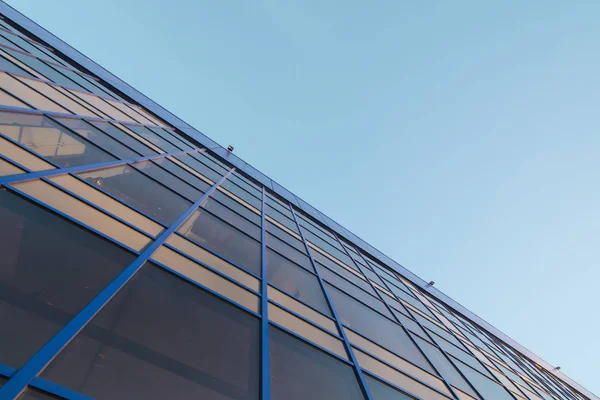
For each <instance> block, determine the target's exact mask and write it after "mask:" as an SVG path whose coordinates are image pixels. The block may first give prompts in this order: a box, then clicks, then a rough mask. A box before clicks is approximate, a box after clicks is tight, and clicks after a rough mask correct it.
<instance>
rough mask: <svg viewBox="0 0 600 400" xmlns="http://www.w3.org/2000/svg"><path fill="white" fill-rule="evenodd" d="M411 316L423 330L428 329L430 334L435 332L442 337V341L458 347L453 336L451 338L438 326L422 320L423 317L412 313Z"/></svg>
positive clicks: (457, 342) (424, 319)
mask: <svg viewBox="0 0 600 400" xmlns="http://www.w3.org/2000/svg"><path fill="white" fill-rule="evenodd" d="M413 314H414V315H415V319H416V320H417V321H418V322H419V323H420V324H421V326H423V327H424V328H427V329H429V330H430V331H432V332H435V333H436V334H438V335H439V336H441V337H443V338H444V339H446V340H447V341H449V342H450V343H452V344H455V345H457V346H460V342H459V341H458V339H456V338H455V337H454V336H452V335H451V334H450V333H449V332H446V331H445V330H443V329H442V328H441V327H439V326H438V325H436V324H434V323H433V322H431V321H429V320H428V319H427V318H424V317H422V316H420V315H419V314H417V313H413Z"/></svg>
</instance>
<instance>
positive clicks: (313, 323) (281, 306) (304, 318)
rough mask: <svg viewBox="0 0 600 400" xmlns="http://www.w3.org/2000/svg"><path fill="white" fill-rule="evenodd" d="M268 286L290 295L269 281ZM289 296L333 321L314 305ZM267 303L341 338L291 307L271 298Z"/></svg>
mask: <svg viewBox="0 0 600 400" xmlns="http://www.w3.org/2000/svg"><path fill="white" fill-rule="evenodd" d="M269 286H271V287H273V288H275V289H277V290H279V291H280V292H281V293H283V294H285V295H287V296H290V295H289V294H287V293H286V292H285V291H284V290H283V289H281V288H279V287H277V286H275V285H273V284H270V283H269ZM290 297H291V298H292V299H294V300H296V301H297V302H299V303H302V304H303V305H305V306H307V307H310V309H311V310H313V311H316V312H317V313H319V314H321V315H322V316H324V317H326V318H328V319H330V320H331V321H332V322H333V319H332V318H331V317H330V316H328V315H326V314H323V313H322V312H321V311H319V310H317V309H316V308H314V307H312V306H310V305H308V304H306V303H305V302H303V301H302V300H299V299H297V298H295V297H292V296H290ZM269 303H272V304H274V305H276V306H277V307H279V308H281V309H282V310H285V311H287V312H289V313H290V314H292V315H294V316H295V317H298V318H300V319H301V320H303V321H305V322H308V323H310V324H311V325H313V326H315V327H317V328H319V329H321V330H323V331H325V332H327V333H329V334H330V335H333V336H335V337H336V338H338V339H341V337H340V335H338V334H336V333H335V332H331V331H330V330H329V329H327V328H325V327H323V326H321V325H319V324H317V323H316V322H314V321H312V320H310V319H308V318H306V317H303V316H302V315H300V314H298V313H297V312H296V311H293V310H291V309H289V308H287V307H286V306H284V305H282V304H281V303H278V302H277V301H275V300H273V299H269Z"/></svg>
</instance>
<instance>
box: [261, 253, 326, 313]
mask: <svg viewBox="0 0 600 400" xmlns="http://www.w3.org/2000/svg"><path fill="white" fill-rule="evenodd" d="M267 280H268V282H269V283H270V284H272V285H275V286H276V287H277V288H279V289H280V290H283V291H284V292H286V293H287V294H289V295H290V296H292V297H295V298H296V299H298V300H300V301H302V302H304V303H306V304H308V305H311V306H313V307H314V308H316V309H317V310H319V311H321V312H322V313H323V314H326V315H331V314H330V313H329V307H327V302H326V301H325V296H324V295H323V291H322V290H321V286H320V285H319V280H318V279H317V277H316V276H315V275H313V274H311V273H310V272H308V271H306V270H305V269H302V268H300V267H299V266H297V265H296V264H294V263H293V262H291V261H289V260H288V259H287V258H285V257H283V256H281V255H279V254H278V253H276V252H274V251H273V250H271V249H267Z"/></svg>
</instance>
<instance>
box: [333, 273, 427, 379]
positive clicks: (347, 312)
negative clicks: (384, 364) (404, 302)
mask: <svg viewBox="0 0 600 400" xmlns="http://www.w3.org/2000/svg"><path fill="white" fill-rule="evenodd" d="M326 286H327V293H329V297H330V299H331V301H332V302H333V306H334V307H335V310H336V312H337V315H338V316H339V318H340V320H341V321H342V323H343V324H344V325H346V326H347V327H349V328H352V329H353V330H354V331H356V332H358V333H360V334H361V335H363V336H365V337H367V338H369V339H371V340H372V341H374V342H375V343H378V344H379V345H381V346H383V347H384V348H386V349H388V350H389V351H392V352H394V353H396V354H398V355H400V356H402V357H404V358H405V359H406V360H408V361H410V362H412V363H414V364H416V365H418V366H419V367H421V368H423V369H425V370H426V371H429V372H432V373H433V370H432V369H431V367H430V366H429V364H428V363H427V361H426V360H425V358H424V357H423V355H422V354H421V353H420V352H419V350H418V349H417V347H416V346H415V345H414V344H413V342H412V341H411V340H410V338H409V337H408V336H407V335H406V333H405V332H404V331H403V330H402V328H401V327H400V326H399V325H397V324H395V323H393V322H392V321H390V320H389V319H387V318H385V317H384V316H382V315H380V314H378V313H376V312H374V311H372V310H371V309H369V308H368V307H366V306H364V305H363V304H361V303H360V302H358V301H356V300H354V299H353V298H351V297H350V296H348V295H346V294H345V293H343V292H341V291H340V290H338V289H336V288H334V287H333V286H331V285H328V284H327V285H326Z"/></svg>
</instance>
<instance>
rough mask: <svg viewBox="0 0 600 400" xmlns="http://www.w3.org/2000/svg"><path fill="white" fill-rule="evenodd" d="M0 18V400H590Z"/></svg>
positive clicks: (210, 147) (173, 121)
mask: <svg viewBox="0 0 600 400" xmlns="http://www.w3.org/2000/svg"><path fill="white" fill-rule="evenodd" d="M0 12H1V14H2V20H0V254H1V255H0V326H1V327H2V328H0V400H4V399H13V398H20V399H60V398H66V399H89V398H95V399H130V398H145V399H165V398H168V399H183V398H192V397H198V398H202V399H216V400H229V399H231V400H253V399H261V400H266V399H271V398H272V399H274V400H280V399H281V400H296V399H298V400H300V399H324V400H325V399H350V400H354V399H355V400H359V399H370V400H392V399H441V400H443V399H460V400H470V399H475V400H477V399H480V400H481V399H482V400H491V399H514V400H527V399H529V400H538V399H544V400H545V399H560V400H586V399H590V400H591V399H598V397H596V396H594V395H593V394H592V393H589V392H588V391H586V390H585V389H584V388H583V387H581V386H580V385H578V384H576V383H575V382H573V381H572V380H570V379H569V378H568V377H566V376H564V375H562V374H561V373H560V372H557V371H555V370H553V369H552V368H551V367H550V366H548V365H547V364H545V363H544V362H543V361H541V360H540V359H539V358H537V357H536V356H535V355H532V354H530V353H529V352H528V351H526V350H525V349H524V348H522V347H521V346H519V345H518V344H517V343H515V342H514V341H512V340H511V339H510V338H507V337H506V336H504V335H503V334H502V333H501V332H498V331H496V330H495V329H494V328H492V327H490V326H489V325H487V323H485V321H482V320H480V319H479V318H478V317H475V316H474V315H473V314H471V313H470V312H468V310H465V309H464V308H462V306H460V305H458V304H456V303H455V302H453V301H452V300H451V299H448V298H447V297H445V296H444V295H443V294H441V293H439V292H437V291H435V290H433V289H431V288H427V287H426V285H425V284H424V283H423V282H422V281H421V280H420V279H418V278H417V277H415V276H414V275H413V274H411V273H410V272H408V271H406V270H404V269H403V268H402V267H401V266H399V265H398V264H396V263H395V262H393V261H392V260H390V259H389V258H387V257H385V256H384V255H383V254H381V253H380V252H378V251H377V250H375V249H374V248H373V247H372V246H370V245H368V244H367V243H365V242H363V241H362V240H360V239H359V238H357V237H356V236H355V235H353V234H352V233H350V232H348V231H347V230H346V229H344V228H343V227H341V226H339V225H338V224H336V223H335V222H334V221H332V220H331V219H329V218H328V217H326V216H325V215H323V214H321V213H320V212H319V211H317V210H316V209H314V208H313V207H311V206H310V205H308V204H306V203H305V202H304V201H302V200H301V199H299V198H298V197H296V196H294V195H293V194H292V193H290V192H289V191H287V190H286V189H285V188H283V187H282V186H281V185H279V184H277V183H276V182H273V181H271V180H270V179H269V178H267V177H266V176H265V175H263V174H261V173H260V172H258V171H256V170H255V169H254V168H252V167H250V166H249V165H247V164H246V163H244V162H243V161H241V160H239V159H238V158H237V157H236V156H234V155H233V154H231V153H229V152H227V151H226V150H225V149H223V148H221V147H219V146H218V145H216V144H215V143H214V142H212V141H211V140H210V139H208V138H206V137H205V136H203V135H201V134H200V133H199V132H197V131H196V130H194V129H193V128H191V127H190V126H189V125H187V124H185V123H184V122H183V121H181V120H179V119H178V118H177V117H175V116H174V115H172V114H170V113H168V112H167V111H166V110H164V109H162V108H161V107H160V106H158V105H157V104H155V103H153V102H152V101H151V100H149V99H147V98H146V97H145V96H143V95H142V94H140V93H138V92H136V91H135V90H134V89H132V88H130V87H129V86H127V85H126V84H125V83H123V82H121V81H119V80H118V79H117V78H116V77H114V76H112V75H110V74H109V73H108V72H106V71H105V70H103V69H102V68H101V67H99V66H98V65H96V64H94V63H93V62H92V61H90V60H87V59H85V57H83V56H81V55H80V54H79V53H77V52H76V51H75V50H73V49H72V48H70V47H68V45H66V44H65V43H63V42H61V41H60V40H59V39H57V38H56V37H54V36H52V35H51V34H49V33H48V32H46V31H44V30H43V29H41V28H40V27H39V26H37V25H35V24H33V23H31V21H29V20H28V19H27V18H26V17H24V16H22V15H20V14H18V13H17V12H15V11H14V10H13V9H11V8H10V7H8V6H7V5H5V4H4V3H0Z"/></svg>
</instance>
